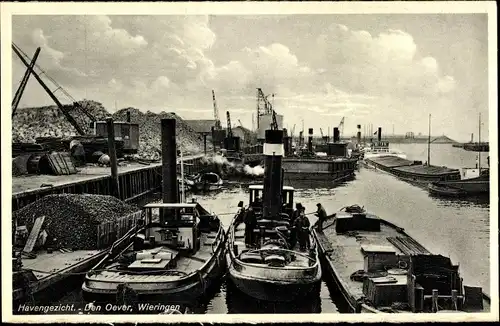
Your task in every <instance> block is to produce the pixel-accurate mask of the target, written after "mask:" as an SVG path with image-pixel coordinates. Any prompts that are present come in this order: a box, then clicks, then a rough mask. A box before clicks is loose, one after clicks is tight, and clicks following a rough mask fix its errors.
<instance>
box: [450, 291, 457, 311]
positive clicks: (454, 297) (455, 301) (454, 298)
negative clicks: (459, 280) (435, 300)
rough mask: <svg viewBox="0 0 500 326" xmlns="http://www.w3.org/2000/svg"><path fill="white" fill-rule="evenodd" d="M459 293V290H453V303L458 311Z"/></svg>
mask: <svg viewBox="0 0 500 326" xmlns="http://www.w3.org/2000/svg"><path fill="white" fill-rule="evenodd" d="M457 300H458V291H457V290H455V289H454V290H451V303H452V305H453V309H454V310H458V301H457Z"/></svg>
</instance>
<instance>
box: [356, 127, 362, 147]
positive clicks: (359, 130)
mask: <svg viewBox="0 0 500 326" xmlns="http://www.w3.org/2000/svg"><path fill="white" fill-rule="evenodd" d="M356 136H357V138H358V144H361V125H358V133H357V135H356Z"/></svg>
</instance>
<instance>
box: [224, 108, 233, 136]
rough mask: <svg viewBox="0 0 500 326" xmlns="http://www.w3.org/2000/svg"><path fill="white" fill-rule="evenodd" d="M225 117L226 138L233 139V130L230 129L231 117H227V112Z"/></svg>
mask: <svg viewBox="0 0 500 326" xmlns="http://www.w3.org/2000/svg"><path fill="white" fill-rule="evenodd" d="M226 116H227V137H228V138H231V137H233V130H232V129H231V116H230V115H229V111H226Z"/></svg>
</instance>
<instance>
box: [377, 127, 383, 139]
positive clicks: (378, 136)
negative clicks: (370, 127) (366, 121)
mask: <svg viewBox="0 0 500 326" xmlns="http://www.w3.org/2000/svg"><path fill="white" fill-rule="evenodd" d="M377 140H378V141H379V142H381V141H382V128H380V127H378V132H377Z"/></svg>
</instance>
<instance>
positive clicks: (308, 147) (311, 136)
mask: <svg viewBox="0 0 500 326" xmlns="http://www.w3.org/2000/svg"><path fill="white" fill-rule="evenodd" d="M313 133H314V130H313V128H309V140H308V142H307V150H308V151H309V152H311V153H312V151H313Z"/></svg>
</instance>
